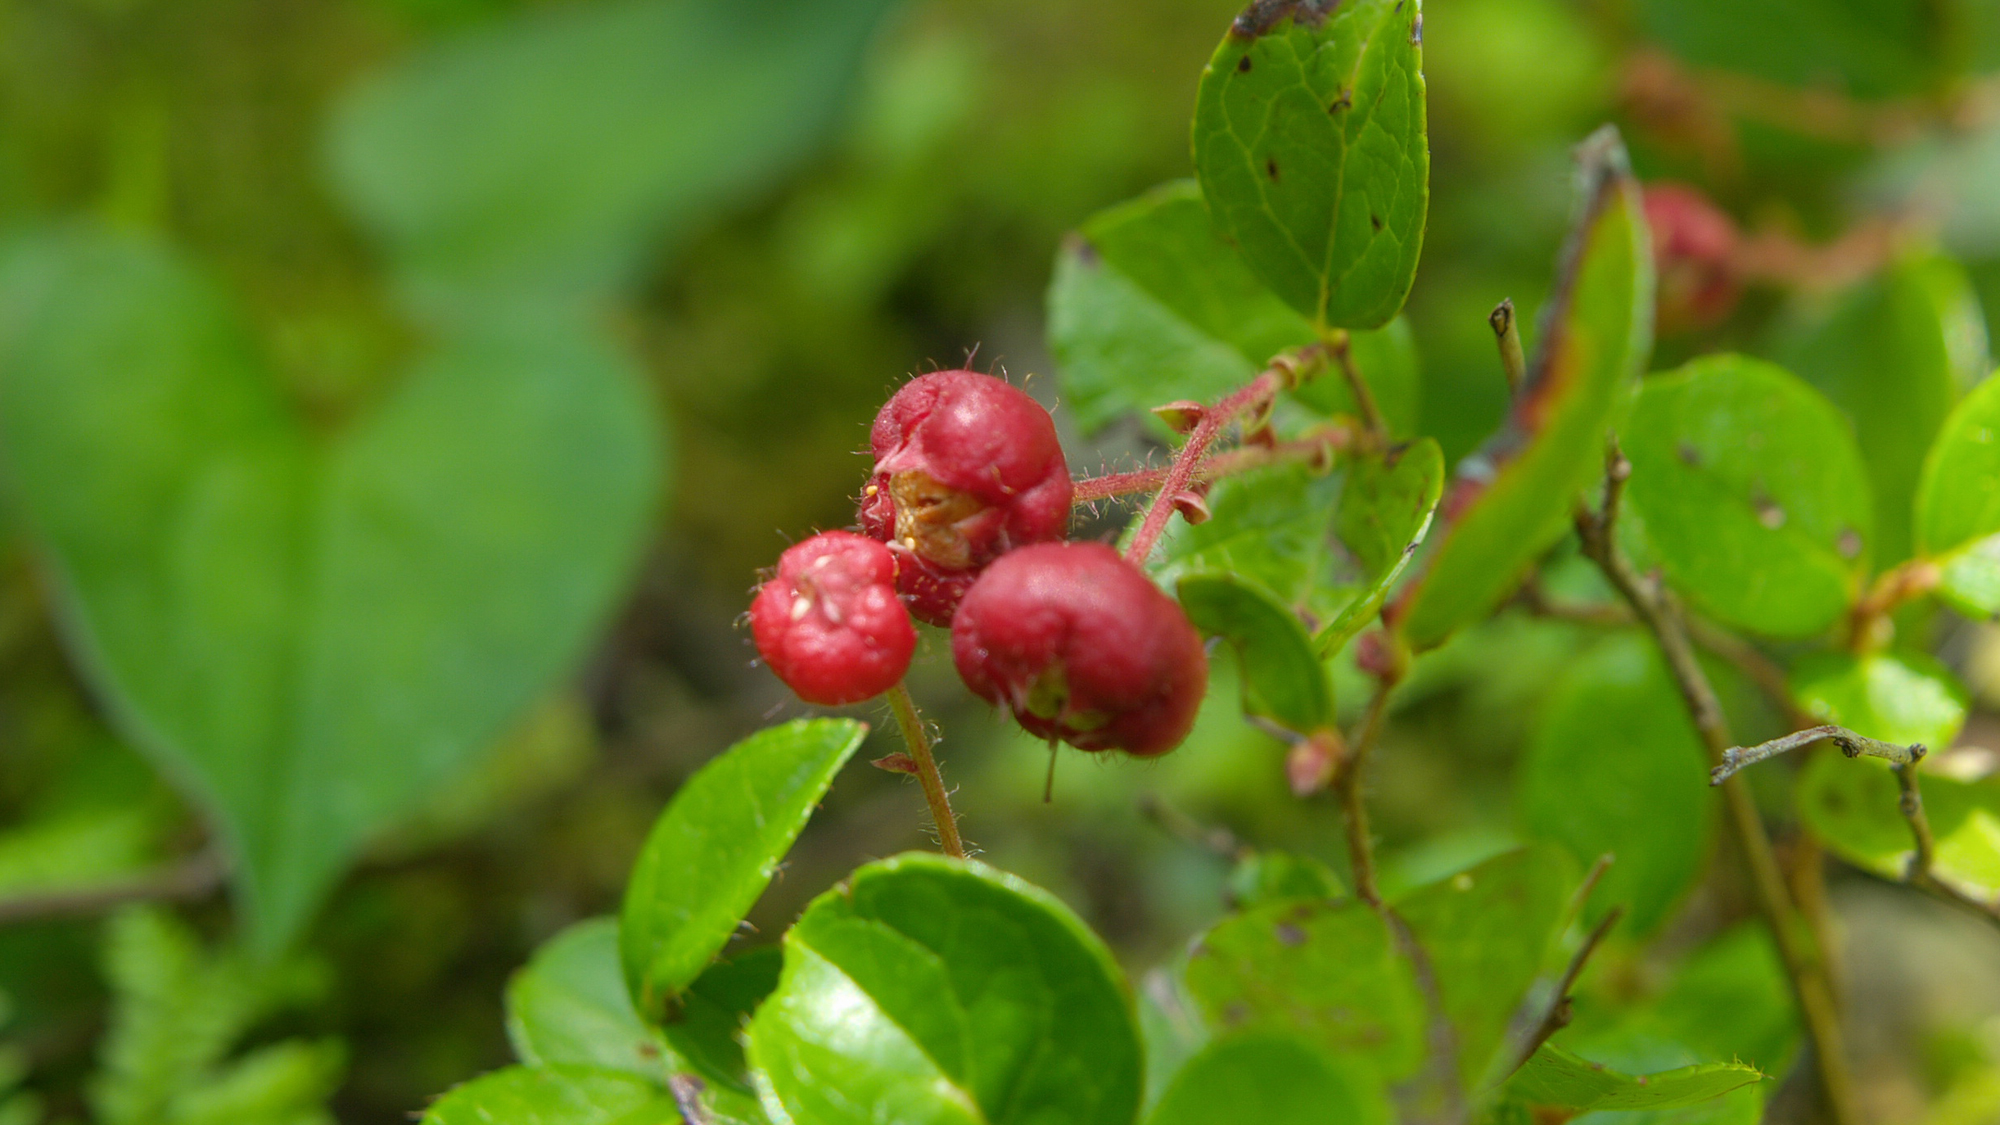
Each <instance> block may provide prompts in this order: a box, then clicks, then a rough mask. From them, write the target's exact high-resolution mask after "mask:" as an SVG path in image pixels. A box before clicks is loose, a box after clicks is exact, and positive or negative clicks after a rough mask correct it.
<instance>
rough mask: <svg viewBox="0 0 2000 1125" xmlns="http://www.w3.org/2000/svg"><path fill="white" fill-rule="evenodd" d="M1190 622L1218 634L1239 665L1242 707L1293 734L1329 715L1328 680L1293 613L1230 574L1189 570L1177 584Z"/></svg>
mask: <svg viewBox="0 0 2000 1125" xmlns="http://www.w3.org/2000/svg"><path fill="white" fill-rule="evenodd" d="M1177 589H1178V591H1179V594H1180V600H1181V608H1182V609H1184V610H1186V611H1187V615H1188V620H1189V621H1192V622H1193V623H1194V626H1195V628H1197V629H1200V630H1201V631H1202V632H1203V633H1206V634H1208V635H1209V636H1212V637H1221V638H1223V639H1224V640H1226V641H1228V642H1229V644H1230V647H1231V648H1234V649H1235V650H1236V655H1237V658H1238V659H1239V660H1240V661H1241V662H1242V667H1243V675H1242V680H1243V711H1244V713H1245V714H1248V715H1255V716H1257V717H1259V718H1264V719H1269V720H1270V721H1272V722H1274V723H1276V724H1278V725H1279V726H1281V727H1284V728H1285V729H1286V730H1290V731H1293V732H1295V733H1298V734H1312V733H1314V732H1316V731H1319V730H1321V729H1323V728H1325V727H1326V726H1327V724H1329V723H1331V722H1332V721H1333V684H1332V682H1331V681H1329V680H1328V679H1327V675H1326V669H1325V668H1322V667H1321V666H1320V662H1319V657H1317V656H1315V655H1314V654H1313V646H1312V640H1311V639H1310V638H1309V637H1307V636H1306V630H1305V626H1304V625H1301V624H1300V623H1299V619H1298V616H1297V615H1296V614H1294V613H1293V612H1292V611H1291V610H1289V609H1287V608H1286V607H1285V606H1284V605H1283V604H1282V603H1280V602H1279V601H1278V600H1277V598H1276V597H1275V596H1274V595H1272V594H1270V593H1269V592H1267V591H1264V590H1261V589H1259V588H1257V586H1255V585H1254V584H1252V583H1251V582H1249V581H1247V580H1245V579H1242V578H1238V577H1236V576H1235V575H1231V574H1190V575H1188V576H1187V577H1185V578H1183V579H1181V580H1180V583H1179V585H1178V587H1177Z"/></svg>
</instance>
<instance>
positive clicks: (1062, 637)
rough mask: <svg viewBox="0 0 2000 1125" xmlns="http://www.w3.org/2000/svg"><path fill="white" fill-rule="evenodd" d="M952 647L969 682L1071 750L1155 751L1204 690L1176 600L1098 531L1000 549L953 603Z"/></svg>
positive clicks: (1184, 728)
mask: <svg viewBox="0 0 2000 1125" xmlns="http://www.w3.org/2000/svg"><path fill="white" fill-rule="evenodd" d="M951 655H952V659H953V661H954V662H955V663H956V664H957V665H958V674H959V676H960V678H962V679H963V680H964V681H965V685H966V686H967V687H969V688H971V689H972V690H973V692H974V693H975V694H977V695H979V696H980V697H981V698H983V699H985V700H987V701H988V702H991V703H999V704H1004V705H1005V706H1006V707H1007V708H1008V709H1009V710H1011V711H1012V712H1013V713H1014V718H1015V720H1016V721H1017V722H1019V723H1020V724H1021V726H1022V727H1023V728H1025V729H1026V730H1028V731H1029V732H1030V733H1032V734H1036V735H1039V736H1041V737H1043V738H1059V739H1061V740H1063V741H1064V742H1067V743H1069V744H1070V745H1072V746H1075V747H1077V748H1078V749H1080V750H1123V751H1125V752H1127V753H1130V754H1136V755H1139V756H1141V757H1152V756H1155V755H1159V754H1164V753H1166V752H1167V751H1169V750H1172V749H1173V748H1174V747H1176V746H1179V745H1180V744H1181V740H1182V739H1184V738H1186V737H1187V734H1188V731H1189V730H1190V729H1191V728H1193V726H1194V718H1195V712H1196V711H1197V710H1198V709H1199V708H1200V706H1201V698H1202V696H1203V695H1204V694H1205V693H1206V692H1207V690H1208V657H1207V655H1206V653H1204V652H1203V650H1202V643H1201V635H1200V634H1199V633H1197V632H1195V629H1194V626H1193V625H1191V624H1189V622H1188V619H1187V614H1185V613H1183V612H1182V611H1181V607H1180V604H1179V603H1178V602H1176V601H1174V600H1173V599H1172V598H1170V597H1168V596H1167V595H1166V594H1164V593H1161V592H1160V589H1159V587H1157V586H1155V585H1153V583H1152V581H1151V580H1150V579H1148V578H1147V577H1146V576H1145V575H1144V574H1143V573H1141V572H1140V570H1139V568H1138V567H1136V566H1133V565H1132V564H1131V563H1129V562H1127V561H1125V559H1124V558H1123V557H1121V556H1120V555H1119V554H1118V552H1116V551H1114V550H1112V549H1111V548H1109V547H1107V546H1105V545H1103V544H1102V543H1040V544H1036V545H1033V546H1029V547H1022V548H1020V549H1019V550H1016V551H1010V552H1008V553H1007V554H1006V555H1003V556H1001V557H1000V558H999V559H998V560H996V561H995V562H994V563H993V564H992V565H991V566H989V567H987V568H986V572H985V573H984V574H982V575H980V577H979V581H977V582H975V583H974V584H973V586H972V589H971V590H969V591H967V593H966V595H965V600H964V601H963V602H961V603H960V604H959V607H958V616H957V617H956V618H954V619H953V621H952V625H951Z"/></svg>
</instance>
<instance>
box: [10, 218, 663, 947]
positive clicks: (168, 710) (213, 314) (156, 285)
mask: <svg viewBox="0 0 2000 1125" xmlns="http://www.w3.org/2000/svg"><path fill="white" fill-rule="evenodd" d="M0 368H4V369H5V370H6V372H7V379H6V383H7V386H6V394H7V402H8V405H7V409H6V410H5V411H4V417H0V433H4V442H0V445H4V447H5V451H4V458H5V463H6V465H5V467H6V470H7V472H6V476H7V478H8V482H9V486H10V488H11V491H12V495H13V498H14V499H15V501H16V502H17V504H18V505H19V509H20V510H21V511H22V512H24V513H25V516H26V521H27V523H28V525H29V527H30V528H31V530H32V533H33V534H34V536H35V537H36V539H37V540H38V541H39V545H40V547H41V548H42V550H43V551H44V553H45V555H46V557H47V558H48V559H49V561H50V562H51V563H52V567H53V572H54V578H55V596H56V598H57V599H58V601H59V603H60V605H61V608H62V613H63V616H64V620H65V621H66V623H67V624H68V626H69V628H68V630H67V635H68V637H69V639H70V641H71V642H72V645H73V651H74V652H75V654H76V658H77V661H78V663H79V665H80V666H81V667H82V669H83V672H84V674H85V675H86V676H87V677H88V678H89V679H90V680H91V681H92V683H93V684H94V685H95V686H96V688H97V690H98V691H99V692H100V693H102V695H103V696H104V698H105V699H106V700H107V701H108V703H109V710H110V712H111V714H112V716H113V717H114V718H115V719H116V721H117V722H118V723H119V725H120V726H121V727H122V729H123V730H124V732H125V733H126V735H127V737H129V738H130V739H131V741H132V742H133V743H134V744H135V745H137V746H139V747H141V748H143V749H144V750H146V751H147V752H148V753H149V754H151V755H152V756H153V757H154V759H155V760H156V761H158V762H159V763H160V765H161V766H162V767H163V772H164V773H165V774H166V775H167V776H168V777H170V778H172V779H175V780H176V781H177V782H180V783H182V784H184V785H185V787H186V788H187V789H188V790H189V795H190V797H191V798H192V799H193V802H194V804H195V805H196V806H198V807H200V808H202V809H204V810H206V811H207V812H208V814H209V815H210V816H211V817H212V818H213V820H214V822H215V823H214V826H215V830H216V833H217V835H218V837H219V838H220V839H221V840H222V841H223V842H224V843H226V844H227V846H228V847H229V849H230V852H231V855H232V859H233V863H232V869H233V871H234V878H235V883H236V888H237V892H238V908H239V911H240V914H241V917H242V919H243V921H244V923H245V925H246V928H247V930H248V931H249V938H250V940H251V941H252V943H253V944H255V945H256V946H258V947H259V948H260V949H263V950H266V951H270V950H273V949H275V948H277V947H279V946H281V945H283V944H285V943H286V942H288V941H289V940H290V939H291V937H292V936H293V935H294V934H295V933H296V932H297V931H298V929H299V928H300V927H301V926H302V925H303V924H304V923H305V922H306V921H307V919H308V918H309V917H310V915H311V914H312V912H313V910H314V909H315V907H316V906H317V905H318V903H319V901H320V900H321V898H322V897H323V896H324V895H325V893H326V891H327V889H328V888H329V887H330V886H331V885H332V883H333V881H334V880H335V879H336V878H338V876H339V874H340V872H341V870H342V868H343V867H344V866H345V865H346V863H347V862H348V861H349V860H350V859H351V858H352V857H353V856H354V854H355V853H356V852H357V851H358V850H359V849H360V847H361V846H362V844H363V842H364V841H366V840H367V839H369V838H370V837H371V836H373V835H375V834H376V833H377V832H379V831H380V830H381V829H382V828H383V827H384V826H385V825H386V824H388V823H389V822H390V821H391V820H393V819H394V818H395V817H397V816H399V815H402V814H404V813H407V812H408V811H409V810H411V809H412V808H413V807H414V806H415V805H416V804H417V803H418V802H420V801H421V800H422V799H423V797H424V796H425V795H426V794H428V793H430V792H431V791H433V790H434V789H435V787H436V786H438V785H439V784H441V783H443V782H444V781H446V780H447V779H449V778H451V777H453V776H454V775H455V774H456V773H457V772H458V771H459V770H460V769H461V768H463V767H464V766H465V765H466V764H467V763H468V762H470V761H471V760H473V758H474V756H475V755H477V754H478V753H480V752H481V751H483V750H485V749H486V748H487V747H488V746H490V745H492V744H493V742H494V741H495V739H496V738H497V737H498V736H500V735H501V734H502V733H503V732H504V731H505V729H506V727H507V725H508V724H509V723H510V722H513V721H515V720H517V719H518V718H520V717H521V716H522V715H523V714H524V713H525V712H526V711H527V709H528V707H529V705H530V704H532V703H533V702H534V701H535V700H536V699H537V698H540V697H542V696H543V695H545V694H546V692H547V691H548V690H549V688H550V685H551V684H553V683H554V682H555V681H556V680H557V679H558V678H559V677H561V676H562V675H563V674H564V673H565V672H567V671H568V670H569V669H570V668H572V667H573V666H574V665H575V663H576V661H577V660H578V659H579V658H580V657H581V655H582V653H583V650H584V648H585V645H586V644H587V643H588V640H589V638H590V636H591V635H592V633H593V632H594V631H595V629H596V628H597V626H598V624H599V623H600V622H601V621H602V620H603V618H604V615H605V614H606V613H607V612H608V611H609V610H610V608H611V606H612V604H613V603H614V601H615V600H616V599H617V598H618V596H619V595H620V593H621V592H622V590H623V589H624V586H625V583H626V580H627V577H628V575H629V574H630V572H631V570H632V567H633V565H634V564H635V562H636V559H637V555H638V552H639V549H640V548H641V546H642V545H643V543H644V542H645V540H646V538H647V536H648V535H649V534H650V530H651V528H652V526H653V525H652V515H653V508H654V502H655V499H656V497H657V495H658V486H659V483H660V467H661V452H662V450H661V444H662V443H661V435H660V433H659V430H658V426H657V423H656V421H655V418H654V414H653V410H654V407H653V404H652V399H651V396H650V395H649V394H648V393H647V392H646V391H645V389H644V385H643V380H642V378H641V376H640V374H639V373H638V372H637V371H635V370H634V369H633V367H632V365H631V364H630V363H629V362H627V360H626V359H625V358H624V357H623V356H621V355H619V354H617V353H616V352H615V351H613V350H612V349H610V348H609V347H608V346H607V345H606V344H604V343H603V342H602V341H601V340H600V339H598V338H597V337H596V336H595V335H593V334H592V331H591V330H589V329H586V328H585V327H583V326H580V325H577V324H572V323H569V322H568V321H566V320H562V319H555V318H552V317H551V316H549V315H539V316H511V317H507V318H501V317H493V318H490V319H487V320H481V321H478V322H472V321H468V322H465V323H462V324H460V325H458V326H457V327H455V328H454V329H453V330H452V331H451V332H450V333H448V334H446V335H445V336H443V337H442V338H440V339H438V340H436V341H435V342H434V343H433V344H432V345H430V346H429V347H428V348H427V349H426V350H425V351H423V352H422V353H421V354H420V355H419V356H418V358H417V359H416V361H415V363H414V365H413V366H412V368H411V369H410V370H409V371H408V372H407V373H406V374H404V375H403V376H402V378H401V381H400V383H399V384H398V385H397V386H396V387H395V388H394V389H393V390H392V391H391V392H390V393H389V394H388V395H386V396H385V397H384V398H383V399H381V400H380V401H379V402H378V403H377V404H376V405H375V406H374V407H373V408H372V409H370V410H369V411H368V412H366V413H365V414H363V415H362V416H360V417H359V418H357V419H355V420H354V422H353V424H351V425H350V426H348V427H346V428H345V429H343V430H342V431H341V432H339V433H337V434H335V435H333V436H332V438H331V440H327V439H326V438H325V437H324V436H323V435H315V434H313V433H312V432H310V430H309V427H308V426H307V424H306V422H305V420H304V419H303V418H301V417H299V416H298V415H297V413H296V412H295V411H294V410H293V409H292V407H291V406H290V404H289V403H287V402H285V401H284V399H283V398H282V397H281V395H280V394H279V390H278V386H277V383H276V380H275V379H274V378H273V377H272V376H271V374H270V373H269V372H268V371H266V370H265V369H264V368H263V367H262V366H261V363H260V361H259V360H258V358H257V355H256V349H255V347H254V346H253V344H252V340H251V336H250V333H249V331H248V329H247V328H246V327H245V326H244V324H243V322H242V319H241V317H240V316H239V315H238V313H237V311H236V309H235V308H234V307H233V306H232V304H231V302H230V300H229V299H228V297H227V296H226V295H225V294H223V293H222V292H221V291H220V289H219V288H218V287H217V286H216V285H214V284H212V283H211V282H210V280H209V279H208V278H206V277H204V276H202V275H201V274H200V273H199V272H197V271H196V270H194V269H191V268H190V267H189V266H188V265H186V264H185V263H183V262H181V261H179V260H177V259H176V258H175V257H174V256H172V255H171V254H169V253H167V252H166V251H164V250H163V249H161V248H160V247H158V246H155V245H153V244H150V243H146V242H142V241H137V240H134V239H129V238H125V237H121V236H116V235H112V234H109V233H105V232H99V231H94V230H91V229H88V228H69V229H64V230H61V231H57V232H52V233H47V234H42V235H38V236H34V237H31V238H28V239H25V240H23V241H20V242H17V243H15V244H13V246H12V247H11V248H10V249H9V250H8V251H7V252H6V253H5V254H4V255H0ZM107 403H111V404H116V408H115V409H111V408H108V407H107V406H106V404H107Z"/></svg>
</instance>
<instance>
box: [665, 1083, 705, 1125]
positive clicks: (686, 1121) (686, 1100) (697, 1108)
mask: <svg viewBox="0 0 2000 1125" xmlns="http://www.w3.org/2000/svg"><path fill="white" fill-rule="evenodd" d="M705 1088H706V1087H705V1084H704V1083H703V1082H702V1080H701V1079H699V1078H696V1077H695V1076H694V1075H692V1074H670V1075H668V1076H667V1092H668V1093H670V1094H672V1095H673V1098H674V1108H675V1109H677V1110H679V1111H680V1115H681V1123H682V1125H709V1123H710V1121H711V1120H712V1118H710V1116H709V1113H708V1107H707V1106H705V1105H703V1104H701V1092H702V1090H703V1089H705Z"/></svg>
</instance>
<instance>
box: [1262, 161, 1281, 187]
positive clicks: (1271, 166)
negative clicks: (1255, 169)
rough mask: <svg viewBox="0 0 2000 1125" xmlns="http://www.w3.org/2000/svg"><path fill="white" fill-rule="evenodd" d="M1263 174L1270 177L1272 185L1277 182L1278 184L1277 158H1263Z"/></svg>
mask: <svg viewBox="0 0 2000 1125" xmlns="http://www.w3.org/2000/svg"><path fill="white" fill-rule="evenodd" d="M1264 172H1265V173H1266V174H1267V175H1269V176H1270V177H1271V182H1272V183H1274V184H1275V183H1277V182H1278V158H1277V157H1275V156H1268V157H1265V158H1264Z"/></svg>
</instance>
